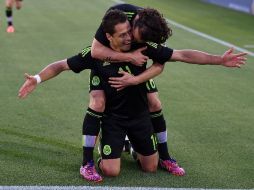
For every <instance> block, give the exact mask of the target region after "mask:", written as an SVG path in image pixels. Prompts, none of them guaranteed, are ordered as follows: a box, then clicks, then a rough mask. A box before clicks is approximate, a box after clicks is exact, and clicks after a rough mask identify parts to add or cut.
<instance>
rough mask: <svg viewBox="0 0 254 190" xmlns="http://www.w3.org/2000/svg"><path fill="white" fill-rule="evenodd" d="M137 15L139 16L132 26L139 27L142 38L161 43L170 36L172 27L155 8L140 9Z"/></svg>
mask: <svg viewBox="0 0 254 190" xmlns="http://www.w3.org/2000/svg"><path fill="white" fill-rule="evenodd" d="M138 16H139V18H138V19H137V21H136V22H135V23H134V26H133V27H134V28H136V27H139V31H140V35H141V38H142V40H144V41H146V42H147V41H150V42H155V43H158V44H161V43H164V42H165V41H166V40H167V39H168V38H169V37H170V36H172V29H171V28H170V27H169V26H168V24H167V21H166V20H165V18H164V17H163V15H162V14H161V13H159V12H158V11H157V10H156V9H152V8H145V9H141V10H140V11H139V12H138Z"/></svg>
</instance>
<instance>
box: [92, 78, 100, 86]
mask: <svg viewBox="0 0 254 190" xmlns="http://www.w3.org/2000/svg"><path fill="white" fill-rule="evenodd" d="M100 82H101V81H100V78H99V77H98V76H93V79H92V85H93V86H98V85H99V84H100Z"/></svg>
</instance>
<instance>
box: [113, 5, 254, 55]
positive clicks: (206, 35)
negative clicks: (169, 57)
mask: <svg viewBox="0 0 254 190" xmlns="http://www.w3.org/2000/svg"><path fill="white" fill-rule="evenodd" d="M112 1H114V2H115V3H118V4H120V3H125V2H124V1H122V0H112ZM166 20H167V22H168V23H170V24H172V25H174V26H176V27H178V28H181V29H183V30H185V31H188V32H191V33H193V34H196V35H198V36H201V37H203V38H205V39H208V40H211V41H214V42H216V43H218V44H221V45H223V46H226V47H229V48H231V47H234V49H236V50H237V51H240V52H246V53H248V55H250V56H252V57H254V53H253V52H251V51H249V50H247V49H244V48H241V47H239V46H236V45H234V44H231V43H229V42H226V41H223V40H221V39H218V38H215V37H213V36H210V35H208V34H205V33H203V32H199V31H197V30H194V29H192V28H189V27H187V26H184V25H182V24H179V23H177V22H175V21H173V20H170V19H166Z"/></svg>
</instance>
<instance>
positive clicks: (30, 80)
mask: <svg viewBox="0 0 254 190" xmlns="http://www.w3.org/2000/svg"><path fill="white" fill-rule="evenodd" d="M65 70H70V68H69V66H68V64H67V59H64V60H61V61H57V62H54V63H52V64H50V65H48V66H47V67H45V68H44V69H43V70H42V71H40V73H39V74H38V75H35V76H32V75H29V74H27V73H25V80H26V81H25V83H24V84H23V85H22V87H21V88H20V89H19V94H18V97H19V98H22V99H23V98H26V97H27V95H29V94H30V93H31V92H32V91H33V90H34V89H35V88H36V86H37V84H38V83H40V82H43V81H46V80H49V79H51V78H54V77H55V76H57V75H58V74H59V73H61V72H62V71H65Z"/></svg>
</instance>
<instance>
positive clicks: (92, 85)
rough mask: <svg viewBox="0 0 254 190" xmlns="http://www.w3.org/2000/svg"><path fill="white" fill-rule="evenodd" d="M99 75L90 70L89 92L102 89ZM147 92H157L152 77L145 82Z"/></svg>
mask: <svg viewBox="0 0 254 190" xmlns="http://www.w3.org/2000/svg"><path fill="white" fill-rule="evenodd" d="M101 81H102V80H101V78H100V75H99V74H97V73H96V72H95V71H94V70H91V72H90V81H89V92H91V91H92V90H104V89H103V85H102V82H101ZM146 90H147V93H153V92H158V89H157V87H156V84H155V82H154V80H153V79H150V80H149V81H147V82H146Z"/></svg>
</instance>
